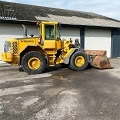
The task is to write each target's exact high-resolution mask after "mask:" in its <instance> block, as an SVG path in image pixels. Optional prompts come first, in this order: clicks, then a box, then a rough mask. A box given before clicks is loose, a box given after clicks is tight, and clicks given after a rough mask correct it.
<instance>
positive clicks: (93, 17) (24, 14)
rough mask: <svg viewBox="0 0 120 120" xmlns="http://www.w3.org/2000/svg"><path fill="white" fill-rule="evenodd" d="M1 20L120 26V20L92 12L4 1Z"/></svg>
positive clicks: (1, 5) (1, 8)
mask: <svg viewBox="0 0 120 120" xmlns="http://www.w3.org/2000/svg"><path fill="white" fill-rule="evenodd" d="M0 20H12V21H31V22H36V21H37V20H48V21H57V22H60V23H61V24H69V25H83V26H99V27H115V28H120V21H117V20H115V19H111V18H109V17H105V16H102V15H99V14H95V13H91V12H81V11H73V10H65V9H57V8H49V7H43V6H35V5H27V4H19V3H12V2H4V1H0Z"/></svg>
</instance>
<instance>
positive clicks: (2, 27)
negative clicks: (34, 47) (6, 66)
mask: <svg viewBox="0 0 120 120" xmlns="http://www.w3.org/2000/svg"><path fill="white" fill-rule="evenodd" d="M27 29H28V35H30V34H34V35H37V34H38V31H37V28H36V27H35V26H28V25H27ZM23 35H24V30H23V28H22V25H19V24H5V23H1V24H0V60H1V53H2V52H3V51H4V43H5V41H6V40H8V39H10V38H19V37H23Z"/></svg>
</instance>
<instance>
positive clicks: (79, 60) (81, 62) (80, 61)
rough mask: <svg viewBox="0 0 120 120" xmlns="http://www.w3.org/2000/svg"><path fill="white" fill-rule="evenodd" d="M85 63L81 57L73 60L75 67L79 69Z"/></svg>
mask: <svg viewBox="0 0 120 120" xmlns="http://www.w3.org/2000/svg"><path fill="white" fill-rule="evenodd" d="M84 63H85V59H84V57H83V56H78V57H76V58H75V65H76V66H78V67H81V66H83V65H84Z"/></svg>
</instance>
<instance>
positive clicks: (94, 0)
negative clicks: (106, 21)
mask: <svg viewBox="0 0 120 120" xmlns="http://www.w3.org/2000/svg"><path fill="white" fill-rule="evenodd" d="M0 1H8V2H15V3H23V4H31V5H38V6H46V7H52V8H61V9H69V10H77V11H84V12H94V13H97V14H100V15H104V16H107V17H110V18H113V19H117V20H120V0H0Z"/></svg>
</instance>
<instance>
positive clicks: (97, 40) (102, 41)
mask: <svg viewBox="0 0 120 120" xmlns="http://www.w3.org/2000/svg"><path fill="white" fill-rule="evenodd" d="M85 49H86V50H106V51H107V56H108V57H111V30H104V29H86V30H85Z"/></svg>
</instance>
